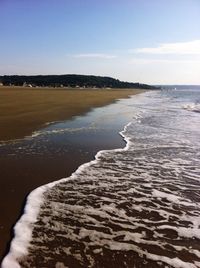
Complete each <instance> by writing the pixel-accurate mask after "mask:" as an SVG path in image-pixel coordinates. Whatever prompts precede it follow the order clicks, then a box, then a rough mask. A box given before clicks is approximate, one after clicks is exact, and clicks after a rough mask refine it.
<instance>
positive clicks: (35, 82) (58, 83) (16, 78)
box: [0, 74, 155, 89]
mask: <svg viewBox="0 0 200 268" xmlns="http://www.w3.org/2000/svg"><path fill="white" fill-rule="evenodd" d="M0 82H1V83H2V84H3V85H5V86H11V85H12V86H13V85H14V86H23V85H24V86H27V85H28V86H32V87H35V86H40V87H44V86H45V87H46V86H48V87H49V86H51V87H86V88H87V87H90V88H91V87H97V88H108V87H109V88H141V89H155V87H154V86H149V85H146V84H140V83H129V82H122V81H120V80H118V79H114V78H111V77H102V76H94V75H75V74H67V75H35V76H22V75H5V76H0Z"/></svg>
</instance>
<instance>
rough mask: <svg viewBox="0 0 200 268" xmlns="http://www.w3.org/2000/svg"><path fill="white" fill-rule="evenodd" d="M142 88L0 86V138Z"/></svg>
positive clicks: (19, 134) (23, 132)
mask: <svg viewBox="0 0 200 268" xmlns="http://www.w3.org/2000/svg"><path fill="white" fill-rule="evenodd" d="M139 92H142V90H137V89H135V90H134V89H133V90H129V89H109V90H108V89H82V90H80V89H65V88H62V89H60V88H34V89H33V88H23V87H0V141H2V140H10V139H19V138H23V137H24V136H27V135H30V134H31V133H32V132H33V131H34V130H37V129H40V128H41V127H42V126H44V124H45V123H46V122H54V121H59V120H66V119H69V118H71V117H72V116H76V115H80V114H82V113H85V112H87V111H89V110H90V109H91V108H93V107H99V106H102V105H106V104H109V103H111V102H113V101H115V100H116V99H119V98H126V97H128V96H129V95H134V94H137V93H139Z"/></svg>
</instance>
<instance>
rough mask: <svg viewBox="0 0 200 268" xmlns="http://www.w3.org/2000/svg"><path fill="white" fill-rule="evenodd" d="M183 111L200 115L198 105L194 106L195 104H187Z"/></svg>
mask: <svg viewBox="0 0 200 268" xmlns="http://www.w3.org/2000/svg"><path fill="white" fill-rule="evenodd" d="M183 108H184V109H186V110H188V111H192V112H196V113H200V104H199V103H198V104H196V103H189V104H186V105H184V106H183Z"/></svg>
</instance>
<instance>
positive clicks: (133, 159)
mask: <svg viewBox="0 0 200 268" xmlns="http://www.w3.org/2000/svg"><path fill="white" fill-rule="evenodd" d="M122 104H123V106H127V107H128V111H129V113H128V119H129V123H128V124H127V125H126V126H125V127H124V130H123V131H122V132H121V133H120V134H121V136H122V138H123V139H124V140H125V142H126V146H125V147H124V148H119V149H113V150H104V151H99V152H98V153H97V154H96V157H95V160H93V161H91V162H89V163H86V164H83V165H82V166H80V167H79V168H78V170H77V171H76V172H74V173H73V174H72V175H71V176H70V177H68V178H64V179H61V180H59V181H56V182H52V183H49V184H47V185H44V186H41V187H39V188H37V189H35V190H34V191H33V192H32V193H31V194H30V195H29V196H28V199H27V203H26V206H25V210H24V214H23V215H22V217H21V218H20V220H19V221H18V222H17V224H16V225H15V237H14V238H13V240H12V243H11V247H10V252H9V253H8V255H7V256H6V257H5V258H4V260H3V263H2V268H11V267H12V268H15V267H16V268H17V267H48V268H49V267H56V268H62V267H63V268H64V267H74V268H75V267H76V268H77V267H101V268H103V267H109V268H110V267H119V268H120V267H135V268H140V267H141V268H143V267H144V268H145V267H147V268H151V267H152V268H157V267H165V268H166V267H175V268H195V267H200V230H199V227H200V90H199V89H189V88H188V89H177V90H176V89H165V90H160V91H149V92H146V93H143V94H140V95H138V96H134V98H130V99H129V100H126V101H125V100H123V101H122ZM130 111H131V113H130ZM115 113H116V111H113V117H114V115H115ZM130 114H131V116H130ZM104 116H106V115H104ZM117 119H118V118H115V120H116V121H117ZM102 120H103V119H102ZM112 120H113V119H112ZM119 120H120V118H119ZM90 127H91V125H90ZM60 129H62V128H60ZM45 131H46V132H43V133H41V132H37V133H35V136H40V135H41V136H42V135H45V134H47V135H49V133H51V132H52V131H54V133H55V129H53V126H50V127H49V128H47V129H46V130H45ZM49 131H50V132H49ZM62 131H63V132H64V131H65V130H62ZM105 131H106V130H105ZM88 139H89V137H88ZM91 142H92V139H91Z"/></svg>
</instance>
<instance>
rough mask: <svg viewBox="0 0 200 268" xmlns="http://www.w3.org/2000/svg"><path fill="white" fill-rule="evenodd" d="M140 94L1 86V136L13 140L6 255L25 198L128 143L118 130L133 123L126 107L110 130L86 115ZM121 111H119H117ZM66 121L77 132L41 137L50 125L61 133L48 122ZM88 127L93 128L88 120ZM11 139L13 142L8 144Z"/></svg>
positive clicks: (3, 235)
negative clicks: (103, 153) (106, 152)
mask: <svg viewBox="0 0 200 268" xmlns="http://www.w3.org/2000/svg"><path fill="white" fill-rule="evenodd" d="M140 92H142V91H141V90H119V89H116V90H97V89H95V90H94V89H92V90H78V89H76V90H72V89H71V90H70V89H67V90H66V89H50V88H43V89H38V88H35V89H30V88H18V87H16V88H11V87H6V88H4V87H2V88H0V111H1V113H0V126H1V127H0V139H1V140H3V141H7V142H6V143H5V142H1V146H0V166H1V181H0V189H1V194H0V206H1V207H0V210H1V222H0V239H1V241H0V255H1V257H2V256H4V254H5V253H6V252H7V250H8V249H9V241H10V239H11V238H12V237H13V230H12V227H13V225H15V223H16V221H17V220H18V218H19V217H20V216H21V213H22V212H23V206H24V204H25V198H26V196H27V195H28V194H29V193H30V191H32V190H33V189H35V188H37V187H39V186H41V185H43V184H46V183H49V182H52V181H55V180H58V179H61V178H63V177H68V176H70V175H71V174H72V172H74V171H75V170H76V169H77V168H78V167H79V166H80V165H81V164H83V163H85V162H88V161H90V160H92V159H93V158H94V156H95V154H96V153H97V152H98V151H100V150H102V149H104V150H105V149H114V148H121V147H123V146H124V142H123V139H122V137H120V136H119V135H118V132H119V131H121V130H122V129H123V126H124V125H125V124H126V123H128V121H129V120H130V116H131V115H129V117H127V114H125V115H123V107H122V109H121V108H120V109H121V117H119V116H118V117H117V116H114V115H112V116H113V117H112V118H110V121H109V131H106V132H105V131H102V130H101V129H96V128H93V127H86V128H85V129H84V128H83V126H81V127H80V124H81V123H80V122H84V120H83V118H84V115H83V117H82V116H81V114H85V113H88V112H89V111H91V112H92V109H93V108H95V107H100V106H104V105H108V104H109V103H112V102H115V101H116V100H117V99H120V98H127V97H129V96H130V95H134V94H137V93H140ZM110 105H112V104H110ZM108 106H109V105H108ZM113 107H114V106H113ZM96 109H97V110H98V109H99V108H96ZM120 109H118V111H115V114H116V115H117V114H118V113H119V110H120ZM111 110H112V109H111ZM100 111H104V109H103V110H100ZM101 113H102V112H101ZM109 113H110V114H111V112H107V113H106V114H105V115H104V119H103V120H104V121H106V119H105V118H106V117H107V115H108V114H109ZM91 117H93V116H91ZM70 118H72V119H71V121H70ZM76 118H77V119H76ZM120 118H121V120H120ZM66 119H68V121H69V123H68V124H73V128H72V127H71V129H75V130H76V131H74V132H73V131H71V132H69V133H68V132H66V133H65V132H64V133H62V131H61V133H62V136H61V134H60V132H59V131H58V134H56V133H55V134H54V138H53V139H51V138H49V137H50V136H49V135H46V136H45V135H44V136H45V137H43V135H41V136H40V130H41V129H46V128H47V129H48V127H49V128H50V129H51V130H52V131H55V127H54V125H56V123H54V124H50V125H47V124H46V123H48V122H53V121H61V123H60V124H61V126H59V127H60V129H61V130H62V127H63V126H62V122H66V121H65V120H66ZM116 121H118V122H117V123H116ZM85 125H86V126H87V122H85V123H84V126H85ZM42 127H43V128H42ZM65 128H66V125H65ZM77 130H78V131H77ZM45 131H46V130H45ZM48 131H49V129H48ZM33 133H36V135H35V136H36V137H35V138H34V137H31V134H33ZM24 136H27V137H26V138H24ZM33 136H34V135H33ZM10 139H12V140H13V141H10V142H8V140H10ZM16 139H19V140H17V141H16ZM14 140H15V141H14ZM48 140H50V141H49V142H48Z"/></svg>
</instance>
